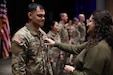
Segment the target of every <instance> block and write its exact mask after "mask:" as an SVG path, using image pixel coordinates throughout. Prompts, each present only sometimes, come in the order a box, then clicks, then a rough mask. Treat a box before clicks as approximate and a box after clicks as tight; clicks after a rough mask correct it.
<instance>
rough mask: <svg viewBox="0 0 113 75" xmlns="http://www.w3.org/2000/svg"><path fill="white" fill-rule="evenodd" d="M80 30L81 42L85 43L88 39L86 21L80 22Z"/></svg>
mask: <svg viewBox="0 0 113 75" xmlns="http://www.w3.org/2000/svg"><path fill="white" fill-rule="evenodd" d="M78 30H79V32H80V43H84V42H85V39H86V26H85V23H81V22H79V24H78Z"/></svg>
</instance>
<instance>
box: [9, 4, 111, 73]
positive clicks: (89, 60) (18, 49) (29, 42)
mask: <svg viewBox="0 0 113 75" xmlns="http://www.w3.org/2000/svg"><path fill="white" fill-rule="evenodd" d="M27 15H28V22H27V23H26V24H25V26H24V27H22V28H20V29H19V30H18V31H17V32H16V33H15V34H14V36H13V38H12V46H11V53H12V75H113V59H112V56H113V21H112V15H111V14H110V13H109V11H107V10H103V11H95V12H93V13H92V14H91V16H90V18H89V21H88V23H87V24H86V23H85V21H86V18H85V14H79V15H78V18H77V17H73V19H72V20H69V18H68V14H67V13H66V12H61V13H60V14H59V16H60V20H59V21H56V20H52V21H50V22H49V26H50V27H49V32H47V33H46V32H45V31H44V30H43V29H41V27H43V25H44V22H45V9H44V7H43V6H42V5H40V4H37V3H31V4H29V5H28V13H27ZM86 26H87V27H88V29H86ZM86 34H88V37H87V36H86ZM86 39H87V40H86Z"/></svg>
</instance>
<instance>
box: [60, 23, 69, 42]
mask: <svg viewBox="0 0 113 75" xmlns="http://www.w3.org/2000/svg"><path fill="white" fill-rule="evenodd" d="M59 28H60V30H59V33H60V37H61V42H62V43H69V35H68V31H67V28H66V27H65V25H63V24H61V23H59Z"/></svg>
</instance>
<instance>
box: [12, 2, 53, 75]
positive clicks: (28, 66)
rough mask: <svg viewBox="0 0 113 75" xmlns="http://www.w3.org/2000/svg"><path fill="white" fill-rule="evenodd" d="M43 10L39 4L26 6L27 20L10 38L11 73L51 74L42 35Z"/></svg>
mask: <svg viewBox="0 0 113 75" xmlns="http://www.w3.org/2000/svg"><path fill="white" fill-rule="evenodd" d="M44 15H45V10H44V8H43V7H42V6H41V5H40V4H36V3H32V4H29V6H28V18H29V22H28V23H26V24H25V26H24V27H22V28H21V29H19V30H18V31H17V32H16V33H15V34H14V36H13V38H12V47H11V51H12V75H53V72H52V68H51V64H50V62H49V58H48V47H47V45H45V44H44V41H43V37H45V36H46V33H45V32H44V31H43V30H42V29H41V28H40V27H42V26H43V25H44V21H45V18H44Z"/></svg>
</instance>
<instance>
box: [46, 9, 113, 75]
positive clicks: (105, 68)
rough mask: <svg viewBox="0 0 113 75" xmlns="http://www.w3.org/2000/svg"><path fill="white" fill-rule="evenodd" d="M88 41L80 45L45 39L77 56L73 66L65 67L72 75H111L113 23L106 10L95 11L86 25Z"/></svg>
mask: <svg viewBox="0 0 113 75" xmlns="http://www.w3.org/2000/svg"><path fill="white" fill-rule="evenodd" d="M87 26H88V30H87V34H88V35H89V37H88V41H87V42H86V43H84V44H80V45H69V44H63V43H57V42H55V41H53V40H51V39H47V38H46V39H45V40H46V42H47V44H48V45H53V46H55V47H58V48H60V49H61V50H64V51H66V52H70V53H73V54H78V55H77V57H76V58H75V63H74V64H75V66H70V65H65V67H64V69H65V70H66V71H67V72H68V73H71V74H72V75H113V21H112V16H111V14H110V13H109V11H107V10H103V11H95V12H93V13H92V14H91V17H90V18H89V23H88V24H87Z"/></svg>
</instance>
